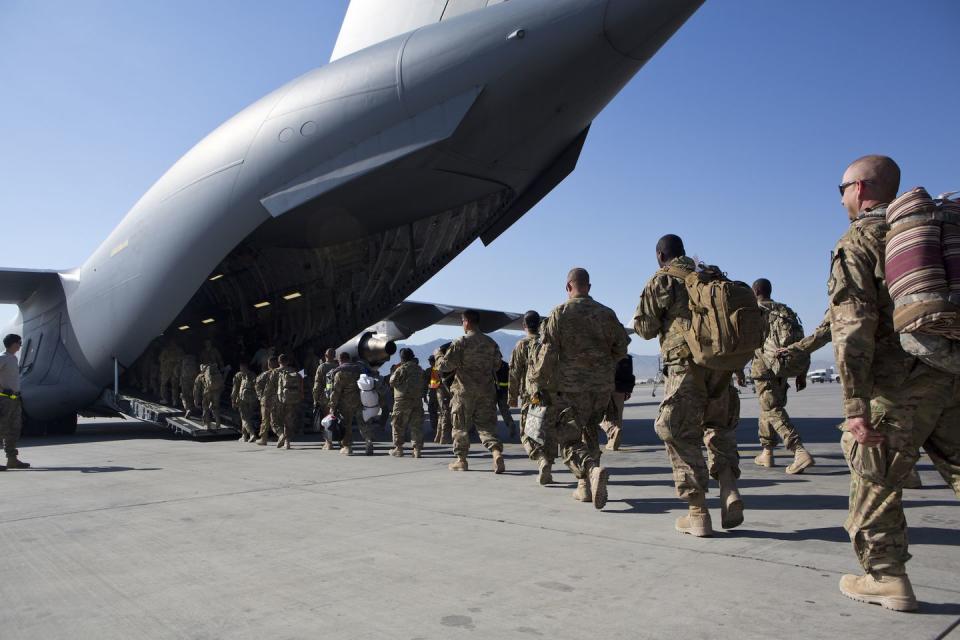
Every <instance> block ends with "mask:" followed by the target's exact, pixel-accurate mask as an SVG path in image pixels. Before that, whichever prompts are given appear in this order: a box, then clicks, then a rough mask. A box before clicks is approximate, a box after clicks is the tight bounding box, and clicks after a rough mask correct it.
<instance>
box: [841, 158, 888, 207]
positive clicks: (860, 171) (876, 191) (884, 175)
mask: <svg viewBox="0 0 960 640" xmlns="http://www.w3.org/2000/svg"><path fill="white" fill-rule="evenodd" d="M854 180H862V181H864V182H866V183H868V184H869V185H870V192H871V193H872V195H873V197H874V198H875V199H876V200H879V201H881V202H890V201H891V200H893V199H894V198H896V197H897V191H898V190H899V189H900V167H899V166H897V163H896V162H894V161H893V159H892V158H888V157H887V156H876V155H871V156H863V157H862V158H857V159H856V160H854V161H853V162H851V163H850V166H849V167H847V170H846V171H844V173H843V181H844V182H853V181H854Z"/></svg>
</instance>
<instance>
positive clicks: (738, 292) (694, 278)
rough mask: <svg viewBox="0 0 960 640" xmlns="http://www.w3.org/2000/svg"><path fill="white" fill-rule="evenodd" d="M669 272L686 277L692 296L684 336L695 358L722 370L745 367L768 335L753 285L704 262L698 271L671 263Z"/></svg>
mask: <svg viewBox="0 0 960 640" xmlns="http://www.w3.org/2000/svg"><path fill="white" fill-rule="evenodd" d="M666 272H667V273H668V274H669V275H672V276H674V277H676V278H680V279H682V280H683V283H684V285H685V286H686V289H687V296H688V297H689V298H690V326H689V327H687V328H686V329H685V330H684V336H683V337H684V340H685V341H686V343H687V346H688V347H689V348H690V354H691V356H692V357H693V361H694V362H695V363H697V364H699V365H700V366H702V367H706V368H708V369H717V370H720V371H733V370H737V369H743V367H744V366H745V365H746V364H747V362H749V361H750V359H751V358H752V357H753V355H754V352H755V351H756V350H757V349H759V348H760V347H761V346H762V345H763V341H764V338H765V337H766V334H765V328H766V327H765V322H764V318H763V312H762V310H761V309H760V306H759V305H758V304H757V297H756V296H755V295H754V294H753V289H751V288H750V287H749V286H748V285H747V284H746V283H745V282H740V281H739V280H730V279H729V278H727V276H726V274H725V273H723V272H722V271H720V269H719V268H718V267H716V266H713V265H710V266H707V265H704V264H700V265H698V268H697V270H696V271H687V270H686V269H679V268H676V267H667V269H666Z"/></svg>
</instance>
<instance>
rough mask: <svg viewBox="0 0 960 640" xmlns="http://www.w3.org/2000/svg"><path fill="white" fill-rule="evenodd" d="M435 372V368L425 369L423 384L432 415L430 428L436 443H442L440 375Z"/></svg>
mask: <svg viewBox="0 0 960 640" xmlns="http://www.w3.org/2000/svg"><path fill="white" fill-rule="evenodd" d="M435 372H436V370H435V369H434V368H433V367H429V366H428V367H424V369H423V384H424V386H425V387H426V391H425V393H424V396H425V397H424V399H425V400H426V401H427V413H428V414H429V415H430V428H431V429H433V436H434V438H433V439H434V442H440V400H439V398H437V390H438V389H439V387H440V374H439V373H435ZM434 375H436V378H434Z"/></svg>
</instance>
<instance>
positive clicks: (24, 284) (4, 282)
mask: <svg viewBox="0 0 960 640" xmlns="http://www.w3.org/2000/svg"><path fill="white" fill-rule="evenodd" d="M48 286H57V287H59V286H60V274H59V273H58V272H56V271H47V270H36V269H3V268H0V304H20V303H21V302H23V301H25V300H26V299H27V298H29V297H30V296H31V295H33V294H34V293H35V292H36V291H38V290H39V289H41V288H44V287H48Z"/></svg>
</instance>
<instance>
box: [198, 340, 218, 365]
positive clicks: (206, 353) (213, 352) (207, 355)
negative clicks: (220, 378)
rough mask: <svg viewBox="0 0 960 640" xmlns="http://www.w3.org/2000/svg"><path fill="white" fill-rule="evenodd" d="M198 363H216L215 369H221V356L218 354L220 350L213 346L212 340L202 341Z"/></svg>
mask: <svg viewBox="0 0 960 640" xmlns="http://www.w3.org/2000/svg"><path fill="white" fill-rule="evenodd" d="M200 364H201V365H204V364H215V365H217V371H221V370H223V356H222V355H220V351H218V350H217V348H216V347H215V346H213V342H211V341H210V340H204V341H203V349H202V350H201V351H200Z"/></svg>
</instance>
